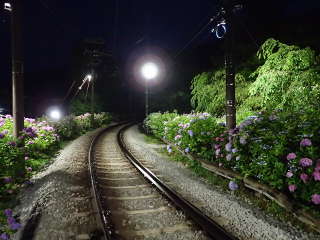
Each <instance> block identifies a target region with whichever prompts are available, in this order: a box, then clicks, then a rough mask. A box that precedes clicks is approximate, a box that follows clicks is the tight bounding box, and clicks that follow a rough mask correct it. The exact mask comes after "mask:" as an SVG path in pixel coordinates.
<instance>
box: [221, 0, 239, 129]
mask: <svg viewBox="0 0 320 240" xmlns="http://www.w3.org/2000/svg"><path fill="white" fill-rule="evenodd" d="M232 2H233V1H232V0H224V1H223V4H224V11H225V16H224V17H225V21H226V25H227V31H226V34H225V68H226V124H227V128H228V129H233V128H235V127H236V106H235V105H236V96H235V69H234V63H233V44H234V30H233V27H234V24H233V14H232V11H233V7H234V6H233V4H232Z"/></svg>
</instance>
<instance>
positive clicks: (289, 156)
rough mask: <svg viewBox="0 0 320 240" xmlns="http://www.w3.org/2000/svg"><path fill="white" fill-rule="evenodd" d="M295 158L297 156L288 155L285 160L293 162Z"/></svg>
mask: <svg viewBox="0 0 320 240" xmlns="http://www.w3.org/2000/svg"><path fill="white" fill-rule="evenodd" d="M296 157H297V155H296V154H295V153H289V154H288V155H287V160H288V161H290V160H293V159H295V158H296Z"/></svg>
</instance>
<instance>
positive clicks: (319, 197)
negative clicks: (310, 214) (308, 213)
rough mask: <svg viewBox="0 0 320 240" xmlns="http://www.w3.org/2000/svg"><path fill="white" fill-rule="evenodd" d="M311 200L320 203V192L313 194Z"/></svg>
mask: <svg viewBox="0 0 320 240" xmlns="http://www.w3.org/2000/svg"><path fill="white" fill-rule="evenodd" d="M311 201H312V202H313V203H314V204H316V205H318V204H320V194H313V195H312V197H311Z"/></svg>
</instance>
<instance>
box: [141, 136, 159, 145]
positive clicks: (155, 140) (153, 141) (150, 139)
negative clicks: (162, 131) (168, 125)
mask: <svg viewBox="0 0 320 240" xmlns="http://www.w3.org/2000/svg"><path fill="white" fill-rule="evenodd" d="M144 140H145V141H146V143H149V144H163V142H162V141H161V140H159V139H158V138H156V137H155V136H152V135H144Z"/></svg>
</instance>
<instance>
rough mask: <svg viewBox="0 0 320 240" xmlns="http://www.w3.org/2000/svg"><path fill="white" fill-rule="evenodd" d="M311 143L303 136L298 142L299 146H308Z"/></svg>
mask: <svg viewBox="0 0 320 240" xmlns="http://www.w3.org/2000/svg"><path fill="white" fill-rule="evenodd" d="M311 145H312V142H311V140H310V139H309V138H304V139H302V140H301V142H300V146H301V147H308V146H311Z"/></svg>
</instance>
